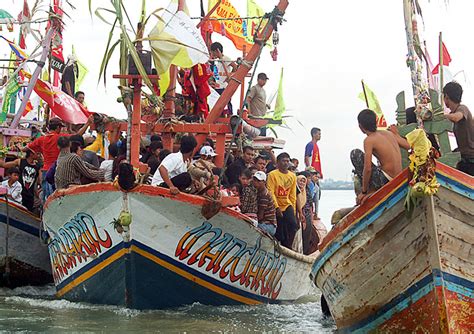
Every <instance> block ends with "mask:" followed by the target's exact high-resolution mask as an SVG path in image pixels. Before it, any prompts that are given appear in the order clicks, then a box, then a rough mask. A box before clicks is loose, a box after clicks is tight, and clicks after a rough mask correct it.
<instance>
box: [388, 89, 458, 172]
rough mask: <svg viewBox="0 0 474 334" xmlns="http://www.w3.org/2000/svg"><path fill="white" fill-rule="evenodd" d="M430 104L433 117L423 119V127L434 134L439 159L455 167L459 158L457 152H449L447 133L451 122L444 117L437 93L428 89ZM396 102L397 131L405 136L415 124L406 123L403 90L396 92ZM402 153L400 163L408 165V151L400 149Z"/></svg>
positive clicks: (451, 124)
mask: <svg viewBox="0 0 474 334" xmlns="http://www.w3.org/2000/svg"><path fill="white" fill-rule="evenodd" d="M430 96H431V106H432V108H433V118H432V120H429V121H424V122H423V125H424V129H425V131H426V132H427V133H432V134H434V135H435V137H436V140H437V141H438V144H439V146H440V151H441V152H440V153H441V158H440V159H439V161H441V162H442V163H445V164H447V165H448V166H451V167H456V164H457V163H458V161H459V160H460V159H461V156H460V154H459V153H458V152H451V144H450V143H449V135H448V133H449V132H451V131H453V123H452V122H450V121H449V120H447V119H446V117H445V115H444V108H442V107H441V105H440V103H439V96H438V93H437V92H436V91H435V90H433V89H430ZM396 102H397V110H396V115H397V124H398V132H399V133H400V135H401V136H403V137H405V136H406V135H407V134H408V133H410V132H411V131H413V130H414V129H416V128H417V126H418V125H417V124H408V125H407V124H406V114H405V109H406V104H405V92H403V91H402V92H400V93H398V95H397V97H396ZM401 153H402V165H403V167H404V168H405V167H407V166H408V165H409V160H408V153H407V151H405V150H403V149H402V150H401Z"/></svg>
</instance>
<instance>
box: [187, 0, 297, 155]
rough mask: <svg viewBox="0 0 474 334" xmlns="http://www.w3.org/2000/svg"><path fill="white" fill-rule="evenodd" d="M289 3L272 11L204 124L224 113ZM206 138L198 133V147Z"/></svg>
mask: <svg viewBox="0 0 474 334" xmlns="http://www.w3.org/2000/svg"><path fill="white" fill-rule="evenodd" d="M288 4H289V3H288V0H280V2H279V3H278V5H277V6H276V7H275V9H274V10H273V13H272V17H271V18H270V19H269V20H268V22H267V24H266V25H265V27H264V28H263V29H262V30H261V31H260V32H259V34H258V36H257V38H256V40H257V41H258V42H255V44H254V45H253V46H252V48H251V49H250V50H249V52H248V53H247V56H246V57H245V58H244V60H243V61H242V64H241V65H240V66H239V68H238V69H237V71H235V72H234V74H233V75H232V77H231V80H230V81H229V83H228V85H227V87H226V89H225V90H224V92H223V93H222V95H221V96H220V97H219V99H218V100H217V102H216V104H215V105H214V107H213V108H212V110H211V112H210V113H209V116H208V117H207V118H206V120H205V121H204V124H213V123H215V121H216V120H217V119H218V118H219V116H220V115H221V113H222V110H224V107H225V106H226V105H227V103H228V102H229V101H230V99H231V98H232V96H233V95H234V93H235V92H236V90H237V88H238V87H239V85H241V84H242V83H243V81H244V79H245V76H246V75H247V73H248V72H249V71H250V70H251V69H252V66H253V64H254V61H255V60H256V59H257V58H258V56H260V53H261V50H262V48H263V47H265V43H266V42H267V40H268V39H269V38H270V36H271V35H272V33H273V25H274V24H275V25H276V23H277V22H278V20H279V18H280V17H281V16H283V14H284V13H285V10H286V8H287V7H288ZM205 139H206V135H205V134H199V135H197V136H196V140H197V143H198V145H197V147H200V146H201V144H202V143H203V142H204V140H205ZM196 150H197V148H196Z"/></svg>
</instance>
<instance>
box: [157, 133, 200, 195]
mask: <svg viewBox="0 0 474 334" xmlns="http://www.w3.org/2000/svg"><path fill="white" fill-rule="evenodd" d="M196 146H197V142H196V139H195V138H194V136H184V137H183V138H181V147H180V149H179V152H176V153H171V154H169V155H167V156H166V158H164V159H163V161H162V162H161V164H160V167H158V169H157V170H156V172H155V174H154V175H153V179H152V181H151V184H152V185H154V186H160V187H164V188H169V189H170V192H171V193H172V194H173V195H176V194H179V192H180V191H183V190H185V189H186V188H188V187H190V186H191V183H192V180H191V175H189V173H188V164H189V162H190V161H191V158H192V155H193V151H194V149H195V148H196Z"/></svg>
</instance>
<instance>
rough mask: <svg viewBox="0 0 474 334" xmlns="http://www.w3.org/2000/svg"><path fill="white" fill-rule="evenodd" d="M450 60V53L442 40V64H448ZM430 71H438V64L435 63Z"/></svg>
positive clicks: (435, 72) (434, 72) (436, 72)
mask: <svg viewBox="0 0 474 334" xmlns="http://www.w3.org/2000/svg"><path fill="white" fill-rule="evenodd" d="M450 62H451V55H450V54H449V52H448V49H447V48H446V45H444V42H443V66H449V63H450ZM432 73H433V74H438V73H439V64H438V65H436V67H435V68H434V69H433V72H432Z"/></svg>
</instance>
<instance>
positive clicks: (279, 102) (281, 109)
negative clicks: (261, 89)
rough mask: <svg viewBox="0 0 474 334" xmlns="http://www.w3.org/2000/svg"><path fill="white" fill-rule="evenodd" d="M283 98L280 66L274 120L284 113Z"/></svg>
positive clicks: (280, 117)
mask: <svg viewBox="0 0 474 334" xmlns="http://www.w3.org/2000/svg"><path fill="white" fill-rule="evenodd" d="M285 111H286V108H285V100H284V99H283V67H282V68H281V74H280V83H279V84H278V93H277V97H276V102H275V111H274V112H273V119H274V120H281V119H282V118H283V114H284V113H285Z"/></svg>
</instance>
